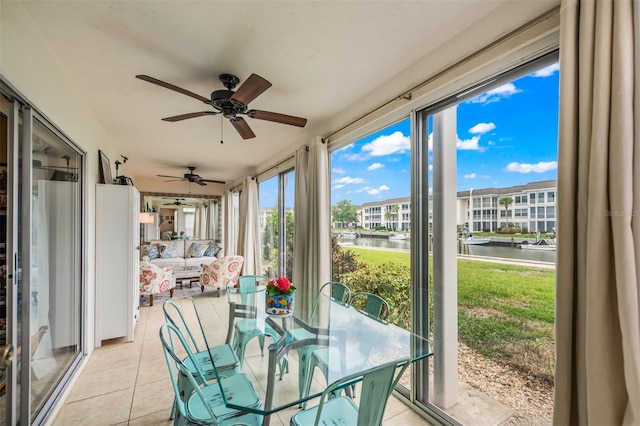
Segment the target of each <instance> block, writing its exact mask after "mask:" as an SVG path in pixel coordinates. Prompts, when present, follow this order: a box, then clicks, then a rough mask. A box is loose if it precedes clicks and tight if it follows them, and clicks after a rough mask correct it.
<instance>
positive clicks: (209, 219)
mask: <svg viewBox="0 0 640 426" xmlns="http://www.w3.org/2000/svg"><path fill="white" fill-rule="evenodd" d="M217 208H218V203H217V201H216V200H209V201H207V211H206V215H205V223H206V226H205V229H206V237H205V239H207V240H213V239H218V236H217V235H216V224H217V220H216V218H217V216H218V215H217V214H216V210H217Z"/></svg>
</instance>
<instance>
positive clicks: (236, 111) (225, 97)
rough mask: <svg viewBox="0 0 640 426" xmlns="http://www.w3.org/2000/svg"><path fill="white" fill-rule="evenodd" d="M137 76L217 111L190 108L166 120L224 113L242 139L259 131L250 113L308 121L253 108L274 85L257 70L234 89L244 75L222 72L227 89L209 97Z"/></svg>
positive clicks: (286, 121)
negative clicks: (254, 102)
mask: <svg viewBox="0 0 640 426" xmlns="http://www.w3.org/2000/svg"><path fill="white" fill-rule="evenodd" d="M136 78H139V79H140V80H144V81H147V82H149V83H153V84H157V85H158V86H161V87H164V88H165V89H170V90H175V91H176V92H178V93H182V94H183V95H187V96H190V97H192V98H195V99H197V100H199V101H202V102H203V103H205V104H207V105H211V106H212V107H213V109H214V111H200V112H190V113H187V114H181V115H174V116H172V117H166V118H163V119H162V120H163V121H170V122H175V121H181V120H186V119H188V118H195V117H202V116H205V115H216V114H222V116H223V117H224V118H226V119H228V120H229V121H230V122H231V124H233V127H235V129H236V130H237V131H238V133H239V134H240V136H242V139H251V138H254V137H255V136H256V135H255V134H254V133H253V130H251V127H249V124H248V123H247V122H246V121H245V120H244V119H243V118H242V117H239V115H247V116H249V117H251V118H255V119H257V120H266V121H273V122H275V123H282V124H289V125H291V126H298V127H304V126H305V125H306V124H307V119H306V118H300V117H294V116H292V115H286V114H280V113H277V112H270V111H261V110H257V109H249V107H248V105H249V102H251V101H252V100H254V99H255V98H257V97H258V96H259V95H260V94H262V93H263V92H264V91H265V90H267V89H268V88H269V87H271V83H270V82H268V81H267V80H265V79H264V78H262V77H260V76H259V75H257V74H251V75H250V76H249V78H248V79H247V80H246V81H245V82H244V83H242V84H241V85H240V87H238V90H236V91H235V92H234V91H233V89H234V88H235V87H236V85H237V84H238V83H240V79H239V78H238V77H236V76H235V75H232V74H220V76H219V77H218V78H219V79H220V81H221V82H222V84H223V85H224V87H226V90H214V91H213V92H211V98H210V99H209V98H205V97H204V96H200V95H198V94H196V93H193V92H190V91H188V90H186V89H183V88H181V87H178V86H174V85H173V84H170V83H166V82H164V81H161V80H158V79H157V78H153V77H149V76H148V75H136Z"/></svg>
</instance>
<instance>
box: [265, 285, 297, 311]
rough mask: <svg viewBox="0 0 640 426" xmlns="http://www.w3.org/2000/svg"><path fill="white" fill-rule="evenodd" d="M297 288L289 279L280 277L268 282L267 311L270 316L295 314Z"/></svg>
mask: <svg viewBox="0 0 640 426" xmlns="http://www.w3.org/2000/svg"><path fill="white" fill-rule="evenodd" d="M295 291H296V287H295V286H294V285H293V284H291V281H289V279H288V278H287V277H279V278H278V279H275V280H269V282H267V294H266V297H265V310H266V312H267V314H269V315H291V314H292V313H293V295H294V292H295Z"/></svg>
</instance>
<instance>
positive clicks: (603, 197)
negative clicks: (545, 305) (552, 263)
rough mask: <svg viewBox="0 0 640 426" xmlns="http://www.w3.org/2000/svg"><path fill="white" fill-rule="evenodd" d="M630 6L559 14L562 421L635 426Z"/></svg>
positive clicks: (639, 400)
mask: <svg viewBox="0 0 640 426" xmlns="http://www.w3.org/2000/svg"><path fill="white" fill-rule="evenodd" d="M634 6H635V7H637V6H638V3H637V2H636V3H635V5H634V4H633V1H632V0H616V1H604V0H602V1H593V0H564V1H563V2H562V6H561V12H560V16H561V22H560V70H561V74H560V75H561V77H560V78H561V80H560V119H559V122H560V134H559V153H558V162H559V166H558V247H557V285H556V296H557V297H556V346H557V348H556V380H555V406H554V423H555V424H557V425H569V424H580V425H619V424H626V425H632V424H635V425H637V424H640V282H639V278H640V275H639V269H638V268H639V266H640V261H639V259H640V258H639V256H640V232H639V226H640V225H639V222H640V217H639V215H640V189H639V188H640V137H639V130H638V126H639V125H640V121H639V119H640V117H639V116H638V109H637V108H638V92H639V89H638V87H639V85H640V84H639V83H640V82H639V81H638V76H637V74H638V71H640V68H635V69H634V60H635V61H636V67H637V60H638V57H637V51H638V46H637V45H635V47H634V22H633V20H634V17H635V19H636V22H635V35H636V38H635V42H636V43H637V41H638V40H640V38H638V20H637V18H638V11H637V10H635V11H634ZM634 48H635V50H636V57H635V58H634ZM634 78H635V82H634ZM634 91H635V94H636V95H635V99H634ZM634 105H635V108H636V110H635V111H634ZM634 114H635V115H634ZM636 123H639V124H638V125H636Z"/></svg>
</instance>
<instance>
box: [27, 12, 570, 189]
mask: <svg viewBox="0 0 640 426" xmlns="http://www.w3.org/2000/svg"><path fill="white" fill-rule="evenodd" d="M557 3H558V2H557V1H546V0H545V1H521V0H484V1H466V0H446V1H427V0H425V1H401V2H391V1H349V2H346V1H289V2H275V1H259V2H250V1H186V2H185V1H126V2H125V1H120V2H112V1H108V2H107V1H62V2H60V1H55V2H54V1H28V2H24V3H23V7H24V8H25V9H26V10H27V11H28V13H29V14H30V16H31V17H32V19H33V20H34V22H35V23H36V25H37V26H38V27H39V29H40V31H41V32H42V35H43V37H44V39H46V40H47V41H48V42H49V43H50V48H51V50H52V51H53V52H54V53H55V55H56V56H57V57H58V58H59V60H60V63H61V64H63V66H64V67H65V68H66V70H67V72H68V74H69V75H70V77H71V78H72V79H73V81H74V82H75V83H76V84H77V87H78V89H79V91H80V92H81V93H82V94H83V95H84V96H85V98H86V100H87V102H88V104H89V105H90V108H92V109H93V110H94V111H95V115H96V116H97V117H98V118H99V119H100V120H101V122H102V125H103V126H104V128H105V129H107V131H108V133H109V134H110V135H111V137H112V139H113V141H115V143H117V144H118V148H119V149H120V150H121V151H122V154H124V155H126V156H127V157H128V158H129V162H128V163H127V164H126V165H125V166H124V173H125V174H127V175H128V176H132V177H133V178H134V181H135V182H136V185H137V186H138V182H145V185H146V186H147V189H146V190H155V191H163V192H173V188H175V186H176V185H178V186H180V187H181V190H178V191H177V192H186V187H187V185H186V183H181V182H177V183H174V182H172V183H163V181H164V180H165V179H162V178H157V177H155V175H156V174H164V175H176V176H181V175H182V174H184V173H186V172H187V169H186V166H188V165H193V166H196V167H197V168H198V169H197V171H196V173H199V174H200V175H201V176H202V177H204V178H207V179H216V180H226V181H227V182H229V183H231V182H233V181H234V180H237V179H239V178H241V177H242V176H245V175H247V174H249V173H255V172H256V171H259V170H260V169H261V168H262V167H265V164H268V160H269V159H271V158H275V157H277V156H278V155H277V154H279V153H282V152H285V151H286V150H287V149H288V147H292V146H295V145H297V144H300V143H303V142H308V141H310V140H311V137H312V136H322V135H324V134H326V133H327V132H330V131H332V130H336V129H337V128H338V127H339V126H340V125H343V124H345V123H347V122H349V121H350V120H352V119H353V118H355V117H357V116H359V115H362V114H363V113H365V112H367V111H369V110H371V109H373V108H374V107H375V106H377V105H379V104H381V103H382V102H384V101H386V100H388V99H389V92H391V94H397V93H399V92H400V90H401V89H404V88H407V87H410V86H411V85H413V84H415V83H416V82H415V81H397V79H396V80H394V76H397V75H398V74H400V73H401V72H402V71H403V70H405V69H407V68H408V67H410V66H411V65H412V64H414V63H415V62H416V61H418V59H421V58H423V57H424V56H425V55H428V54H429V53H430V52H432V51H434V50H435V49H440V50H442V48H443V46H444V47H446V49H448V50H449V51H450V52H451V56H452V58H460V57H461V56H462V55H465V54H468V51H473V50H474V49H478V48H479V47H481V46H483V45H486V44H487V43H488V42H489V41H491V40H493V39H495V38H496V37H498V36H500V35H503V34H505V33H506V32H508V31H510V30H511V29H513V28H516V27H517V26H520V25H522V24H524V23H526V22H528V21H529V20H530V19H531V18H533V17H535V16H538V15H541V14H542V13H544V12H546V11H547V10H549V9H551V8H552V7H553V6H555V5H556V4H557ZM474 26H477V27H478V28H479V30H478V31H479V33H478V37H473V38H470V39H468V41H467V42H465V43H459V42H451V41H450V40H451V39H452V38H453V37H454V36H455V35H456V34H458V33H459V32H461V31H464V30H468V29H469V28H471V27H474ZM448 41H449V43H450V45H447V42H448ZM445 65H447V64H445V63H443V64H435V65H434V69H436V70H437V69H441V68H443V67H444V66H445ZM430 72H432V71H430ZM221 73H232V74H235V75H237V76H238V77H239V78H240V80H241V84H242V81H244V80H245V79H246V78H247V77H248V76H249V75H250V74H251V73H256V74H258V75H260V76H262V77H264V78H265V79H267V80H269V81H270V82H271V83H272V84H273V86H272V87H271V88H270V89H268V90H267V91H266V92H264V93H263V94H262V95H260V96H259V97H258V98H256V99H255V100H254V101H253V102H251V103H250V108H253V109H262V110H268V111H274V112H280V113H284V114H290V115H296V116H301V117H305V118H307V119H308V124H307V127H306V128H304V129H300V128H297V127H293V126H288V125H283V124H277V123H271V122H267V121H260V120H255V119H251V118H248V117H247V118H246V120H247V122H248V124H249V125H250V126H251V128H252V129H253V131H254V133H255V134H256V136H257V137H256V138H255V139H249V140H242V139H241V138H240V137H239V136H238V135H237V133H236V131H235V130H234V128H233V126H232V125H231V124H230V123H229V122H228V121H227V120H226V119H224V120H223V123H222V131H223V135H224V136H223V139H224V144H220V132H221V127H220V125H221V123H220V116H219V115H216V116H206V117H200V118H194V119H190V120H184V121H181V122H176V123H168V122H164V121H161V120H160V119H161V118H163V117H168V116H172V115H178V114H183V113H188V112H196V111H205V110H209V109H211V107H209V106H207V105H205V104H203V103H202V102H200V101H197V100H195V99H193V98H190V97H188V96H185V95H182V94H179V93H177V92H174V91H171V90H167V89H164V88H162V87H159V86H156V85H153V84H150V83H148V82H144V81H141V80H139V79H136V78H135V75H137V74H147V75H150V76H152V77H155V78H157V79H160V80H163V81H166V82H168V83H171V84H174V85H177V86H180V87H182V88H185V89H187V90H189V91H191V92H195V93H197V94H200V95H202V96H204V97H209V95H210V93H211V91H213V90H217V89H222V88H223V86H222V84H221V83H220V82H219V80H218V75H219V74H221ZM424 77H426V76H424ZM372 93H374V94H377V95H376V96H372ZM378 94H379V95H378ZM291 151H292V149H290V152H291ZM274 156H275V157H274ZM112 160H115V159H112ZM274 161H275V160H274ZM265 162H267V163H265ZM192 186H193V185H192ZM207 188H210V189H211V190H212V191H214V193H219V192H220V190H221V189H222V187H221V186H220V185H211V184H210V185H208V186H207ZM143 190H145V189H144V188H143Z"/></svg>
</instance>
